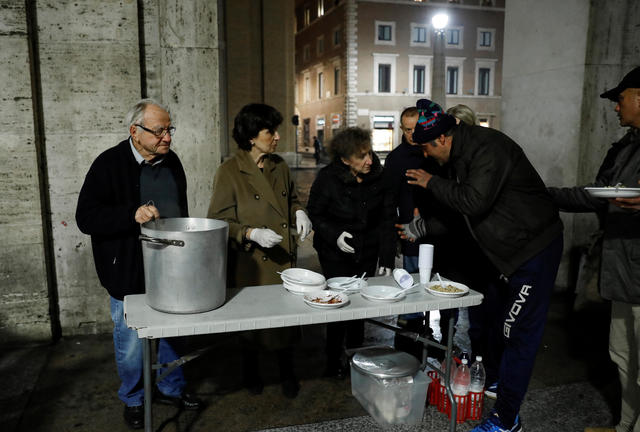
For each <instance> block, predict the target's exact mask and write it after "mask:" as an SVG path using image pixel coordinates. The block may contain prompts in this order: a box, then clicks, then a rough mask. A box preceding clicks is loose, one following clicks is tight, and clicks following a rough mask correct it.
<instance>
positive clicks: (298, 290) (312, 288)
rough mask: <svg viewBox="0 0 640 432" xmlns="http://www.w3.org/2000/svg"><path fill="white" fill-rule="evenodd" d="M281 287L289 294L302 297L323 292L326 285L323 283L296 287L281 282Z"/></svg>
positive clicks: (295, 285)
mask: <svg viewBox="0 0 640 432" xmlns="http://www.w3.org/2000/svg"><path fill="white" fill-rule="evenodd" d="M282 286H283V287H284V289H286V290H287V291H289V292H290V293H291V294H296V295H303V294H308V293H311V292H316V291H323V290H325V289H326V288H327V284H326V283H323V284H322V285H297V284H292V283H289V282H283V283H282Z"/></svg>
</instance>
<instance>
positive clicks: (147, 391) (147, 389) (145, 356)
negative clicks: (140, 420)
mask: <svg viewBox="0 0 640 432" xmlns="http://www.w3.org/2000/svg"><path fill="white" fill-rule="evenodd" d="M142 361H143V363H144V364H143V378H144V430H145V431H146V432H151V431H153V417H152V415H151V403H152V402H153V401H152V400H151V399H152V395H151V339H147V338H143V339H142Z"/></svg>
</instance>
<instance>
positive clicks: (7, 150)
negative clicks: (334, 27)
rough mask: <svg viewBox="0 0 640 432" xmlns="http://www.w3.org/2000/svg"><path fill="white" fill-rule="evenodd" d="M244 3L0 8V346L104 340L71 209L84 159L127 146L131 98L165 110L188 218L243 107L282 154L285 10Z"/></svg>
mask: <svg viewBox="0 0 640 432" xmlns="http://www.w3.org/2000/svg"><path fill="white" fill-rule="evenodd" d="M225 4H226V5H227V6H228V9H227V12H228V15H227V16H224V13H223V12H224V11H225V7H224V6H225ZM255 6H256V2H254V1H250V0H238V1H235V2H228V1H226V0H217V1H210V0H191V1H179V0H141V1H135V0H122V1H119V2H103V1H97V0H87V1H82V2H74V1H69V0H56V1H54V0H49V1H46V0H42V1H38V2H25V1H24V0H0V11H1V12H0V45H1V47H2V49H0V76H2V77H9V79H7V78H5V80H4V81H3V84H4V86H3V89H2V90H0V92H1V93H0V95H1V97H0V114H1V115H0V124H1V125H2V126H3V133H2V134H0V146H1V147H0V148H1V149H2V150H4V151H2V152H1V154H2V156H0V161H1V164H0V191H1V194H0V196H1V198H0V200H1V202H2V207H1V208H0V230H1V231H0V235H1V236H2V239H3V247H2V248H0V299H1V301H2V307H1V308H0V344H3V343H17V342H24V341H43V340H45V341H46V340H50V339H51V338H52V337H53V338H55V337H57V336H59V335H60V334H62V335H71V334H79V333H82V334H86V333H98V332H108V331H110V330H111V327H112V324H111V320H110V317H109V307H108V295H107V293H106V291H105V290H104V289H103V288H102V287H101V286H100V284H99V282H98V278H97V276H96V273H95V269H94V264H93V256H92V253H91V246H90V238H89V237H88V236H85V235H84V234H82V233H80V231H79V230H78V228H77V226H76V224H75V208H76V202H77V197H78V192H79V190H80V187H81V185H82V183H83V181H84V176H85V174H86V172H87V170H88V169H89V166H90V164H91V162H92V161H93V160H94V159H95V158H96V156H98V154H100V153H101V152H103V151H104V150H106V149H107V148H109V147H112V146H114V145H115V144H117V143H118V142H119V141H121V140H122V139H125V138H126V137H127V136H128V131H127V128H126V126H125V125H124V123H123V118H124V116H125V114H126V112H127V111H128V110H129V108H130V107H131V105H132V104H133V103H135V102H136V101H137V100H138V99H140V98H141V97H153V98H156V99H158V100H159V101H161V102H162V103H164V104H165V105H167V106H168V107H169V109H170V111H171V115H172V122H173V124H174V125H175V126H176V128H177V132H176V135H175V137H174V139H173V149H174V150H175V151H176V153H178V155H179V156H180V158H181V160H182V162H183V165H184V166H185V170H186V173H187V182H188V198H189V211H190V215H191V216H193V217H204V216H205V215H206V211H207V208H208V206H209V201H210V199H211V192H212V183H213V177H214V175H215V171H216V169H217V168H218V166H219V165H220V162H221V160H222V158H223V157H224V156H225V155H226V154H228V136H227V126H228V124H229V121H232V120H233V117H234V116H235V114H236V113H237V110H239V109H240V107H241V106H242V105H244V104H245V103H249V102H255V101H264V102H265V103H269V104H271V105H273V106H275V107H277V108H278V109H279V110H280V111H281V112H282V114H283V116H284V118H285V121H284V123H283V125H282V127H281V128H280V133H281V135H282V136H283V139H282V141H281V143H282V144H281V146H280V150H282V151H284V152H285V153H286V152H288V151H289V152H290V151H291V150H293V148H294V142H295V130H294V128H293V125H291V121H290V119H291V116H292V115H293V113H294V109H295V108H294V86H293V82H294V79H293V75H294V58H293V51H294V38H293V32H294V8H293V0H269V1H261V2H260V7H255ZM27 8H28V9H27ZM256 11H257V12H256ZM252 23H253V24H255V23H258V24H259V25H252ZM221 24H222V25H221ZM225 24H226V25H225ZM30 29H31V30H32V31H30ZM229 32H231V33H229ZM229 35H233V37H231V40H230V43H229V45H228V46H226V47H225V44H224V40H225V37H226V36H229ZM30 47H33V50H30ZM230 47H232V49H229V48H230ZM225 48H226V52H229V53H230V55H229V56H228V57H226V56H225V55H224V52H225ZM30 54H32V55H31V56H30ZM236 66H239V67H236ZM228 70H231V71H232V73H231V74H228V73H227V72H228ZM227 75H229V76H231V77H232V78H233V79H228V80H227V79H226V78H225V77H226V76H227ZM228 84H231V85H232V86H231V87H228ZM229 103H231V104H232V108H231V109H229V108H228V107H227V104H229ZM233 104H237V106H236V105H233ZM229 112H230V113H231V115H229V114H228V113H229ZM229 132H230V129H229ZM232 149H233V150H235V144H232Z"/></svg>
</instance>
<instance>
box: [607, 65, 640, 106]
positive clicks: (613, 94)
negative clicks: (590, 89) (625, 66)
mask: <svg viewBox="0 0 640 432" xmlns="http://www.w3.org/2000/svg"><path fill="white" fill-rule="evenodd" d="M628 88H640V66H638V67H637V68H635V69H634V70H632V71H631V72H629V73H628V74H626V75H625V76H624V78H622V81H620V84H618V86H617V87H614V88H612V89H611V90H607V91H606V92H604V93H602V94H601V95H600V97H601V98H603V99H611V100H612V101H614V102H618V95H620V93H622V92H623V91H625V90H626V89H628Z"/></svg>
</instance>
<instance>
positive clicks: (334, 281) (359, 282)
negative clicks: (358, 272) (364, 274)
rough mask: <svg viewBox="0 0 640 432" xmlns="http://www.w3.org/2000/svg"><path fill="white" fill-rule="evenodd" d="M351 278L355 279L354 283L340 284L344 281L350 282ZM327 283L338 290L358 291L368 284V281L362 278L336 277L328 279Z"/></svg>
mask: <svg viewBox="0 0 640 432" xmlns="http://www.w3.org/2000/svg"><path fill="white" fill-rule="evenodd" d="M349 280H353V283H350V284H345V285H340V284H342V283H345V282H348V281H349ZM327 285H328V286H329V288H332V289H336V290H345V291H358V290H360V289H361V288H364V287H366V286H367V281H366V280H364V279H360V278H350V277H334V278H331V279H327Z"/></svg>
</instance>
